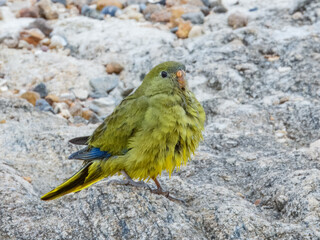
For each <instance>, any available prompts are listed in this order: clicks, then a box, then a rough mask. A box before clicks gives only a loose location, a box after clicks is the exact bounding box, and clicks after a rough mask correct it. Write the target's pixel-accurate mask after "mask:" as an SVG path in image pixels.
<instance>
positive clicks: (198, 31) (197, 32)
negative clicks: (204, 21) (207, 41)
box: [188, 25, 203, 38]
mask: <svg viewBox="0 0 320 240" xmlns="http://www.w3.org/2000/svg"><path fill="white" fill-rule="evenodd" d="M202 34H203V27H202V26H199V25H196V26H193V27H192V28H191V30H190V32H189V34H188V38H194V37H199V36H201V35H202Z"/></svg>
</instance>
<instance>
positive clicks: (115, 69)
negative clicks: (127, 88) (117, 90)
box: [106, 62, 123, 74]
mask: <svg viewBox="0 0 320 240" xmlns="http://www.w3.org/2000/svg"><path fill="white" fill-rule="evenodd" d="M122 70H123V67H122V66H121V64H119V63H116V62H111V63H108V64H107V66H106V71H107V73H109V74H113V73H115V74H119V73H121V71H122Z"/></svg>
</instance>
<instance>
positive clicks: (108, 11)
mask: <svg viewBox="0 0 320 240" xmlns="http://www.w3.org/2000/svg"><path fill="white" fill-rule="evenodd" d="M117 11H120V8H118V7H116V6H107V7H104V8H103V9H102V11H101V13H102V14H104V15H110V16H111V17H114V16H116V13H117Z"/></svg>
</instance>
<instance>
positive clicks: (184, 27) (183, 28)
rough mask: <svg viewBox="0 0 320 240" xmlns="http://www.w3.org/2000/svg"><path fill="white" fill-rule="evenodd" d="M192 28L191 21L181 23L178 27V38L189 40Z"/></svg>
mask: <svg viewBox="0 0 320 240" xmlns="http://www.w3.org/2000/svg"><path fill="white" fill-rule="evenodd" d="M191 28H192V25H191V22H190V21H186V22H185V21H181V22H180V23H179V26H178V31H177V32H176V35H177V37H178V38H187V37H188V35H189V32H190V30H191Z"/></svg>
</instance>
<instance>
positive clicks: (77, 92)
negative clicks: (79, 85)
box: [72, 89, 89, 101]
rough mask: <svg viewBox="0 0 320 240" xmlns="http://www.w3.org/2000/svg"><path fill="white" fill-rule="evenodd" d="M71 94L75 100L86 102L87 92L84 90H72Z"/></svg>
mask: <svg viewBox="0 0 320 240" xmlns="http://www.w3.org/2000/svg"><path fill="white" fill-rule="evenodd" d="M72 92H73V94H74V95H75V96H76V98H78V99H80V100H81V101H84V100H86V99H87V98H88V96H89V93H88V91H87V90H84V89H74V90H73V91H72Z"/></svg>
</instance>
